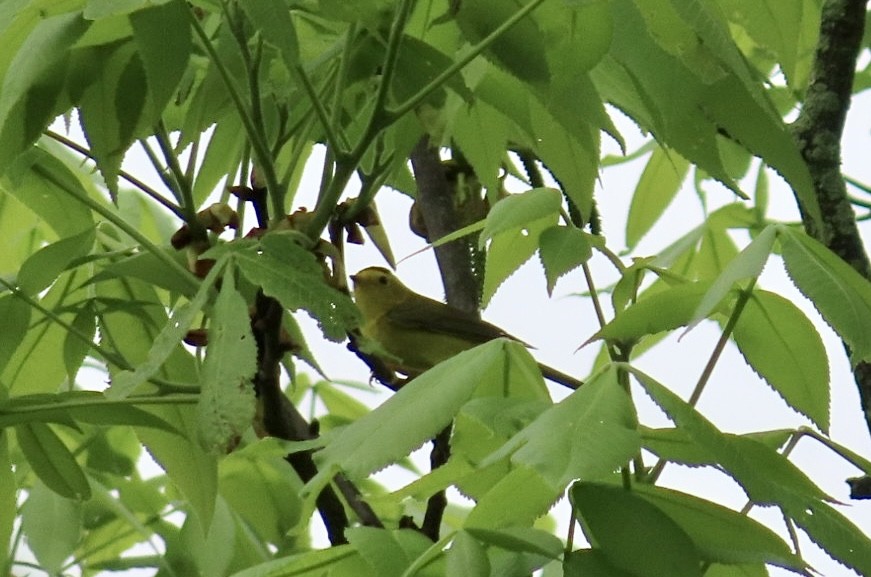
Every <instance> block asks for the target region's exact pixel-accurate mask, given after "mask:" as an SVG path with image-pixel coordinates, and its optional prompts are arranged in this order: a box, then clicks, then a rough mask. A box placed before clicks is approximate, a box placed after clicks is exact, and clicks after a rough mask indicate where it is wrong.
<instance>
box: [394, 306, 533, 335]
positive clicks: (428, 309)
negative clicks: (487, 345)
mask: <svg viewBox="0 0 871 577" xmlns="http://www.w3.org/2000/svg"><path fill="white" fill-rule="evenodd" d="M387 318H388V319H389V320H390V321H391V322H394V323H396V325H398V326H401V327H404V328H414V329H424V330H428V331H432V332H435V333H442V334H448V335H453V336H456V337H460V338H463V339H468V340H469V341H472V342H477V343H484V342H486V341H489V340H492V339H496V338H499V337H507V338H509V339H513V340H515V341H518V342H520V343H523V341H521V340H520V339H518V338H516V337H514V336H512V335H510V334H508V333H506V332H505V331H503V330H502V329H500V328H499V327H497V326H495V325H491V324H490V323H488V322H486V321H482V320H481V319H479V318H478V317H477V315H474V314H472V313H467V312H465V311H462V310H460V309H457V308H454V307H452V306H449V305H446V304H444V303H440V302H438V301H435V300H432V299H427V298H418V299H414V300H413V301H406V302H403V303H399V304H397V305H395V306H394V307H393V308H392V309H391V310H390V312H389V313H387ZM523 344H525V343H523Z"/></svg>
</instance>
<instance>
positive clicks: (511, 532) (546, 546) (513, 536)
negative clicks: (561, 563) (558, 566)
mask: <svg viewBox="0 0 871 577" xmlns="http://www.w3.org/2000/svg"><path fill="white" fill-rule="evenodd" d="M466 531H467V532H468V533H469V535H471V536H472V537H474V538H475V539H477V540H478V541H480V542H482V543H486V544H488V545H495V546H496V547H501V548H502V549H505V550H506V551H514V552H516V553H533V554H535V555H542V556H544V557H550V558H551V559H558V558H559V557H560V555H562V553H563V544H562V542H561V541H560V540H559V539H558V538H557V537H554V536H553V535H551V534H550V533H547V532H545V531H542V530H540V529H535V528H533V527H508V528H505V529H499V530H493V529H481V528H475V527H470V528H469V529H467V530H466Z"/></svg>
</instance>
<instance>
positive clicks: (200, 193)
mask: <svg viewBox="0 0 871 577" xmlns="http://www.w3.org/2000/svg"><path fill="white" fill-rule="evenodd" d="M242 130H243V128H242V121H241V120H240V119H239V115H238V114H231V115H228V116H226V117H224V118H222V119H221V121H220V122H218V123H217V124H216V125H215V131H214V132H213V133H212V136H211V138H209V144H208V146H207V147H206V152H205V154H204V155H203V162H202V164H200V167H199V169H198V170H197V173H196V177H195V180H194V190H193V194H194V202H195V203H196V204H197V206H199V205H200V204H202V203H203V202H205V200H206V198H207V197H208V196H209V195H210V194H212V193H213V192H214V191H215V188H216V187H217V186H218V183H219V182H220V181H221V179H222V178H225V177H226V178H228V179H231V178H232V176H233V173H234V172H235V171H236V169H237V168H238V166H239V161H240V159H241V158H242V149H243V148H244V146H245V139H244V138H239V135H240V134H241V133H242ZM228 184H229V182H228Z"/></svg>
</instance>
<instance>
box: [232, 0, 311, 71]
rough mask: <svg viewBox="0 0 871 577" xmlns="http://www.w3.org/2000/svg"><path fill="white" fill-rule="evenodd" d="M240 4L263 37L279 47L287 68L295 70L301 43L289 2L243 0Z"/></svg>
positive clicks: (279, 0) (280, 0)
mask: <svg viewBox="0 0 871 577" xmlns="http://www.w3.org/2000/svg"><path fill="white" fill-rule="evenodd" d="M239 4H240V5H241V6H242V9H243V10H244V11H245V14H247V15H248V19H249V20H251V23H252V24H253V25H254V28H256V29H257V30H258V31H259V32H260V34H262V35H263V39H264V40H265V41H266V42H268V43H269V44H271V45H272V46H274V47H275V48H276V49H278V52H279V53H280V54H281V57H282V59H283V60H284V65H285V66H286V67H287V69H288V70H293V69H294V67H295V66H297V63H298V62H299V44H298V41H297V38H296V28H295V27H294V24H293V19H291V17H290V11H289V10H288V8H287V4H286V3H285V2H283V1H282V0H242V1H241V2H239Z"/></svg>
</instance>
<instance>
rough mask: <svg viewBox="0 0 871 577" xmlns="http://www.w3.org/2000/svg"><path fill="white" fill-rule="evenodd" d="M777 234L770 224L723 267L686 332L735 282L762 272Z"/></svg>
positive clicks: (751, 277) (712, 307)
mask: <svg viewBox="0 0 871 577" xmlns="http://www.w3.org/2000/svg"><path fill="white" fill-rule="evenodd" d="M776 236H777V227H776V226H775V225H771V226H768V227H765V229H764V230H763V231H762V232H761V233H759V235H758V236H757V237H756V238H754V239H753V242H751V243H750V244H749V245H747V246H746V247H745V248H744V250H742V251H741V253H740V254H738V256H737V257H735V258H734V259H732V261H731V262H730V263H729V264H728V265H727V266H726V268H725V269H723V272H722V273H720V276H718V277H717V279H716V280H715V281H714V282H713V284H712V285H711V288H710V289H708V292H707V293H706V294H705V296H704V298H703V299H702V302H701V303H699V306H698V308H697V309H696V312H695V314H694V315H693V318H692V321H690V324H689V326H688V327H687V332H688V331H690V330H692V329H693V327H695V326H696V325H697V324H699V323H700V322H701V321H702V320H703V319H706V318H708V316H710V315H711V313H713V312H714V310H715V309H716V308H717V307H718V306H719V305H720V302H722V300H723V298H724V297H725V296H726V294H727V293H728V292H729V291H731V290H732V288H733V287H734V286H735V283H737V282H739V281H742V280H747V279H751V280H755V279H756V278H758V277H759V275H760V274H762V268H763V267H764V266H765V263H766V261H768V257H769V255H771V250H772V248H773V246H774V239H775V238H776Z"/></svg>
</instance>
